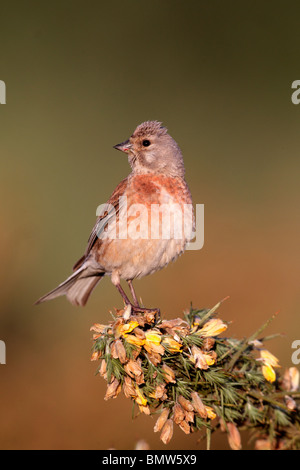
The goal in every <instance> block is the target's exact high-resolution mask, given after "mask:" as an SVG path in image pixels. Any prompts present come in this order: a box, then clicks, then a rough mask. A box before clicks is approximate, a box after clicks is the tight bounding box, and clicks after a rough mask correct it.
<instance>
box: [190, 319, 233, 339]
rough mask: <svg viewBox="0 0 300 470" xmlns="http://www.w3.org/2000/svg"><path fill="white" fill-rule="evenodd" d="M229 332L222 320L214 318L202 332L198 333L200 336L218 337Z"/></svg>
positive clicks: (201, 329)
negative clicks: (224, 332) (226, 331)
mask: <svg viewBox="0 0 300 470" xmlns="http://www.w3.org/2000/svg"><path fill="white" fill-rule="evenodd" d="M225 330H227V325H225V323H223V322H222V320H220V318H213V319H212V320H209V321H208V322H206V323H205V324H204V326H203V327H202V328H200V330H198V331H197V333H196V334H197V335H200V336H204V337H207V336H218V335H219V334H221V333H223V331H225Z"/></svg>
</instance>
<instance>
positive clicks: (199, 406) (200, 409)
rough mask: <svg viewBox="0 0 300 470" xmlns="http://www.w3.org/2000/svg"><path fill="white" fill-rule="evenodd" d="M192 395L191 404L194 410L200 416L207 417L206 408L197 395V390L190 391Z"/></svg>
mask: <svg viewBox="0 0 300 470" xmlns="http://www.w3.org/2000/svg"><path fill="white" fill-rule="evenodd" d="M191 397H192V404H193V407H194V410H195V411H196V412H197V413H198V414H199V415H200V417H201V418H207V411H206V408H205V406H204V404H203V402H202V400H201V398H200V397H199V395H198V393H197V392H192V393H191Z"/></svg>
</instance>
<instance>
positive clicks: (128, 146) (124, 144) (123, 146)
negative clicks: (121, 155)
mask: <svg viewBox="0 0 300 470" xmlns="http://www.w3.org/2000/svg"><path fill="white" fill-rule="evenodd" d="M131 148H132V145H131V143H130V141H129V140H126V141H125V142H122V143H121V144H117V145H114V149H117V150H121V152H125V153H128V152H129V151H130V150H131Z"/></svg>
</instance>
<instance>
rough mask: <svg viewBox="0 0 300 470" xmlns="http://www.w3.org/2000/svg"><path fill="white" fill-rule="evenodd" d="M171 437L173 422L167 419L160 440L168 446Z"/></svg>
mask: <svg viewBox="0 0 300 470" xmlns="http://www.w3.org/2000/svg"><path fill="white" fill-rule="evenodd" d="M172 436H173V420H172V419H168V420H167V421H166V423H165V425H164V427H163V429H162V432H161V435H160V439H161V440H162V441H163V443H164V444H168V443H169V442H170V440H171V439H172Z"/></svg>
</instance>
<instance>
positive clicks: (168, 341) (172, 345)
mask: <svg viewBox="0 0 300 470" xmlns="http://www.w3.org/2000/svg"><path fill="white" fill-rule="evenodd" d="M162 344H163V346H164V347H165V349H167V350H168V351H169V352H171V353H175V352H180V351H181V348H182V344H180V343H178V341H175V339H173V338H171V337H170V336H168V337H166V338H164V339H163V340H162Z"/></svg>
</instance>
